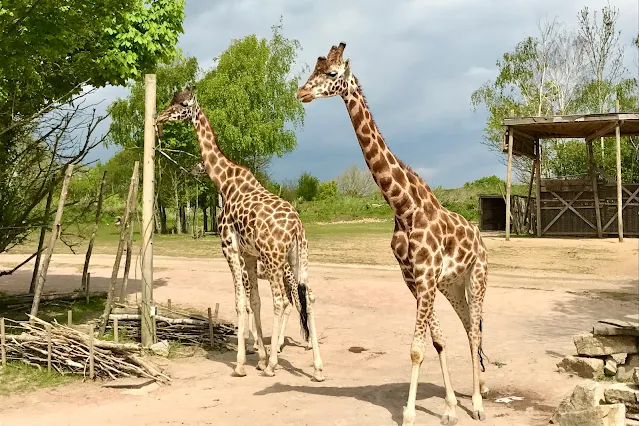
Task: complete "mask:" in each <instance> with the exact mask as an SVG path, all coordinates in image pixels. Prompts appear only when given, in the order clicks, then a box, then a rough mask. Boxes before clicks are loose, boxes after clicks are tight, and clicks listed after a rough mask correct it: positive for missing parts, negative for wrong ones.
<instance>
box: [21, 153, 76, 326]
mask: <svg viewBox="0 0 639 426" xmlns="http://www.w3.org/2000/svg"><path fill="white" fill-rule="evenodd" d="M72 173H73V164H69V165H67V171H66V173H65V175H64V180H63V181H62V191H60V200H59V201H58V211H57V212H56V214H55V221H54V222H53V227H52V228H51V237H50V238H49V244H48V245H47V252H46V253H45V254H44V259H43V261H42V270H41V271H40V273H39V274H38V281H37V283H36V286H35V289H34V292H33V303H32V304H31V316H34V317H36V316H38V308H39V307H40V296H41V295H42V289H43V288H44V281H45V280H46V279H47V269H49V262H50V261H51V255H53V248H54V247H55V242H56V241H57V240H58V238H59V237H60V231H61V228H62V212H63V211H64V203H65V201H66V200H67V193H68V192H69V183H70V182H71V174H72Z"/></svg>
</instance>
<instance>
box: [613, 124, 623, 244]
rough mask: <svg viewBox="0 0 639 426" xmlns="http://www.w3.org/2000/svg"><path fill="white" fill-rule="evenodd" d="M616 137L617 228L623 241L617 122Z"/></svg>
mask: <svg viewBox="0 0 639 426" xmlns="http://www.w3.org/2000/svg"><path fill="white" fill-rule="evenodd" d="M615 137H616V138H617V230H618V231H619V242H620V243H622V242H623V190H622V186H621V129H620V128H619V124H617V128H616V130H615Z"/></svg>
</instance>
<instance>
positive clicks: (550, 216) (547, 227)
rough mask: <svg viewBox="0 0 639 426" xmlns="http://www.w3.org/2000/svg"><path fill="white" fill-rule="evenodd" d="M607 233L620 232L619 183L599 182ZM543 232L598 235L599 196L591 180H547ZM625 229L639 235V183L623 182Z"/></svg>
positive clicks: (631, 234)
mask: <svg viewBox="0 0 639 426" xmlns="http://www.w3.org/2000/svg"><path fill="white" fill-rule="evenodd" d="M597 191H598V193H599V211H600V212H601V213H600V214H601V228H602V234H603V236H604V237H611V236H616V235H617V187H616V184H615V183H614V182H612V183H603V182H601V181H600V182H598V185H597ZM540 201H541V218H540V219H541V220H540V224H539V225H540V226H541V230H542V232H541V235H542V236H544V235H547V236H580V237H597V215H596V210H595V197H594V192H593V188H592V182H591V181H590V180H581V179H574V180H544V181H542V185H541V200H540ZM622 205H623V211H622V215H623V233H624V235H626V236H639V183H634V184H626V185H623V204H622Z"/></svg>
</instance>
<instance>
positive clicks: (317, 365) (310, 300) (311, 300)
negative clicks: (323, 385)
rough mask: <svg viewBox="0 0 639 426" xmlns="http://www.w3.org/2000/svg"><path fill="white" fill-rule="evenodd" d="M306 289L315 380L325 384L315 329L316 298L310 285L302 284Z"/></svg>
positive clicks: (309, 339)
mask: <svg viewBox="0 0 639 426" xmlns="http://www.w3.org/2000/svg"><path fill="white" fill-rule="evenodd" d="M300 285H304V286H305V287H306V294H305V297H306V300H307V302H306V306H307V311H308V313H307V317H308V330H309V338H308V341H309V344H310V345H311V347H312V348H313V368H314V369H315V371H314V372H313V380H315V381H316V382H323V381H324V380H325V379H324V374H323V373H322V370H323V369H324V365H323V363H322V358H321V356H320V351H319V343H318V341H317V328H316V327H315V312H314V310H315V296H313V291H312V290H311V288H310V286H309V285H308V284H300Z"/></svg>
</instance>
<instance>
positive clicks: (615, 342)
mask: <svg viewBox="0 0 639 426" xmlns="http://www.w3.org/2000/svg"><path fill="white" fill-rule="evenodd" d="M573 342H574V343H575V347H576V348H577V354H579V355H586V356H604V355H612V354H618V353H627V354H636V353H639V345H638V344H637V338H636V337H635V336H594V335H592V334H590V333H585V334H578V335H577V336H574V337H573Z"/></svg>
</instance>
